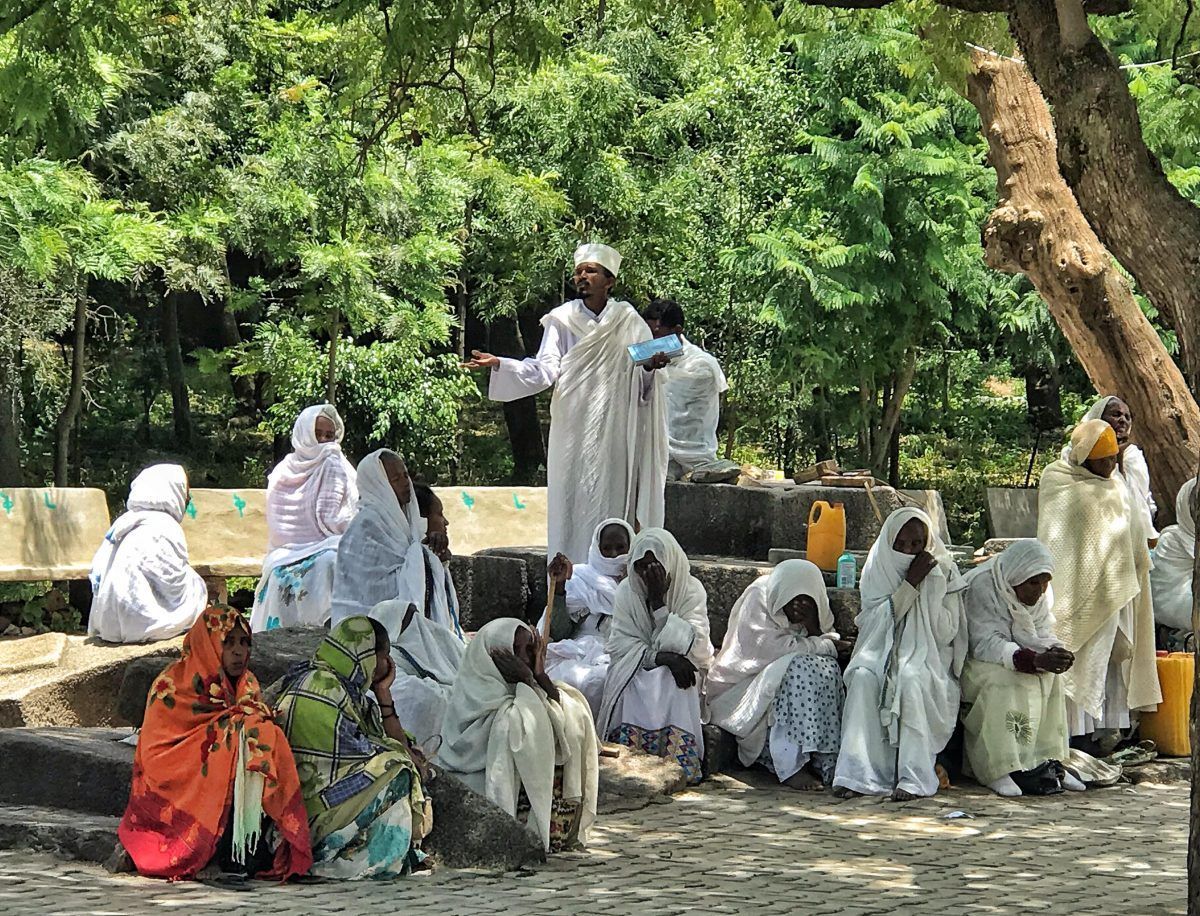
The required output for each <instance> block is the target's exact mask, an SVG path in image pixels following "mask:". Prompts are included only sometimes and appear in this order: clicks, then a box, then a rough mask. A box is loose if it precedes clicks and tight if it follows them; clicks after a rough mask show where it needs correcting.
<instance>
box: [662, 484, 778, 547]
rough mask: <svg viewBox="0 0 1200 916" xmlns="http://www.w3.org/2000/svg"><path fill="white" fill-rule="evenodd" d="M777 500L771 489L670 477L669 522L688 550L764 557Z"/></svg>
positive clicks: (769, 538) (668, 487)
mask: <svg viewBox="0 0 1200 916" xmlns="http://www.w3.org/2000/svg"><path fill="white" fill-rule="evenodd" d="M778 505H779V503H778V494H777V493H775V492H774V491H770V490H765V489H756V488H754V487H738V486H732V485H729V484H706V485H704V486H700V485H697V484H689V483H676V482H669V483H668V484H667V491H666V527H667V530H668V531H670V532H671V533H672V534H673V535H675V537H676V539H677V540H678V541H679V544H680V546H681V547H683V550H684V552H685V553H687V554H689V555H691V554H710V555H713V556H724V557H745V558H747V559H754V560H765V559H766V558H767V551H768V550H770V548H771V546H772V540H771V538H772V528H773V523H774V518H775V513H776V510H777V508H778Z"/></svg>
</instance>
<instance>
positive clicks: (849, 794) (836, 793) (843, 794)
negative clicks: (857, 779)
mask: <svg viewBox="0 0 1200 916" xmlns="http://www.w3.org/2000/svg"><path fill="white" fill-rule="evenodd" d="M833 797H834V798H862V793H861V792H855V791H854V790H853V789H847V788H846V787H845V786H838V787H837V788H836V789H834V790H833Z"/></svg>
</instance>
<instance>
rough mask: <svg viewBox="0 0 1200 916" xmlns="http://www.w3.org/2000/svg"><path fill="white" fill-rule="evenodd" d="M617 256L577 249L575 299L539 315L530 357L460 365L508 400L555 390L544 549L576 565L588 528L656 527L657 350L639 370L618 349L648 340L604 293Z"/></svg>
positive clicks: (662, 421) (660, 408) (661, 437)
mask: <svg viewBox="0 0 1200 916" xmlns="http://www.w3.org/2000/svg"><path fill="white" fill-rule="evenodd" d="M620 266H621V255H620V254H618V253H617V252H616V251H615V250H614V249H612V248H609V247H608V246H607V245H597V244H590V245H581V246H580V247H579V248H578V249H577V250H576V252H575V273H574V277H573V282H574V285H575V289H576V291H577V292H578V293H579V296H580V298H579V299H572V300H571V301H570V302H567V303H564V304H563V305H560V306H559V307H558V308H556V309H554V310H553V311H551V312H550V314H548V315H546V316H545V317H544V318H542V327H543V328H544V329H545V331H544V333H543V335H542V344H541V347H540V348H539V349H538V354H537V356H536V357H533V358H531V359H523V360H519V359H508V358H506V357H498V356H493V355H492V354H490V353H482V352H480V351H478V350H475V351H473V356H474V358H473V359H471V360H470V361H468V362H467V363H466V367H467V368H469V369H490V370H491V384H490V388H489V391H488V395H489V397H491V399H492V400H493V401H515V400H517V399H519V398H524V397H529V396H530V395H535V394H537V393H538V392H541V391H545V390H546V389H547V388H549V387H550V386H551V385H553V386H554V397H553V400H552V401H551V402H550V443H549V449H548V451H547V460H546V485H547V502H548V513H547V528H548V531H547V546H548V555H549V556H551V557H552V556H554V555H555V554H558V553H564V554H566V555H567V557H569V558H570V559H571V561H572V562H574V563H585V562H586V561H587V557H588V547H589V545H590V543H591V538H592V532H593V531H594V530H595V528H596V525H598V524H599V523H600V522H602V521H604V519H606V518H623V519H625V521H627V522H629V523H630V524H631V525H633V526H634V527H635V528H637V527H641V528H652V527H660V526H661V525H662V524H663V516H664V499H665V496H664V487H665V485H666V473H667V420H666V404H665V398H664V396H663V392H662V386H661V385H656V384H655V380H654V371H655V370H656V369H661V368H662V367H664V366H665V365H667V362H668V360H667V359H666V357H665V356H662V355H661V354H660V355H657V356H655V357H654V358H653V359H652V361H651V362H650V363H649V364H648V365H647V366H645V367H644V368H643V367H639V366H637V365H635V364H634V362H633V360H632V359H631V358H630V356H629V353H628V350H627V348H628V347H629V345H630V344H635V343H641V342H642V341H645V340H649V339H650V338H651V336H652V335H651V333H650V328H649V327H647V325H646V322H645V321H643V320H642V316H641V315H639V314H638V313H637V310H636V309H635V308H634V307H633V306H632V305H630V304H629V303H628V302H623V301H620V300H611V299H609V293H610V292H611V291H612V288H613V284H614V283H615V282H616V277H617V271H618V269H619V268H620Z"/></svg>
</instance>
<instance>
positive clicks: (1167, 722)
mask: <svg viewBox="0 0 1200 916" xmlns="http://www.w3.org/2000/svg"><path fill="white" fill-rule="evenodd" d="M1155 661H1157V663H1158V682H1159V684H1160V685H1161V686H1162V696H1163V701H1162V702H1161V703H1159V704H1158V710H1157V711H1155V712H1144V713H1142V724H1141V725H1140V726H1139V728H1138V737H1140V738H1149V739H1150V740H1151V741H1153V742H1154V743H1155V744H1157V745H1158V752H1159V754H1161V755H1162V756H1163V757H1187V756H1188V755H1189V754H1191V752H1192V742H1191V737H1190V735H1189V734H1188V721H1189V717H1188V712H1189V710H1190V709H1191V706H1192V675H1193V673H1194V672H1195V670H1196V663H1195V659H1194V658H1193V657H1192V653H1191V652H1171V653H1167V652H1159V653H1158V658H1157V659H1155Z"/></svg>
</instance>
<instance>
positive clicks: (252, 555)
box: [182, 488, 267, 576]
mask: <svg viewBox="0 0 1200 916" xmlns="http://www.w3.org/2000/svg"><path fill="white" fill-rule="evenodd" d="M182 524H183V531H184V534H186V535H187V543H188V559H189V560H190V561H191V564H192V567H193V568H194V569H195V570H196V571H197V572H198V573H200V575H202V576H257V575H258V574H259V573H261V572H262V561H263V557H264V556H266V553H267V491H266V490H255V489H253V488H247V489H242V490H206V489H194V490H192V501H191V502H190V503H189V504H188V508H187V511H186V512H185V513H184V515H183V522H182Z"/></svg>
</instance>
